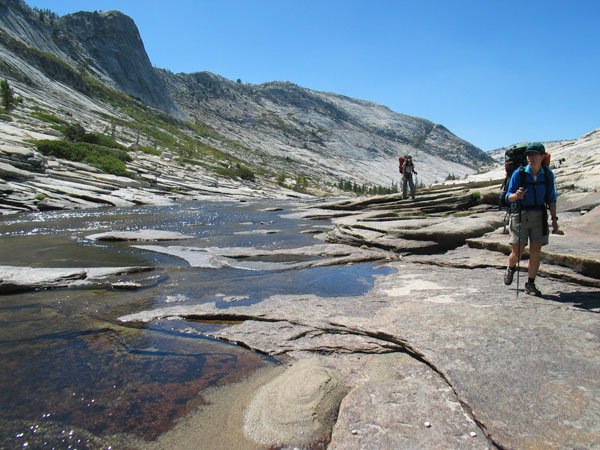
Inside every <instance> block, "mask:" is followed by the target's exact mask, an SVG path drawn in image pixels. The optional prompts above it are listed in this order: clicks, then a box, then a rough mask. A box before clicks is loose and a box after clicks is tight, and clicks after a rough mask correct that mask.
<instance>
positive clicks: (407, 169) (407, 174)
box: [400, 155, 417, 200]
mask: <svg viewBox="0 0 600 450" xmlns="http://www.w3.org/2000/svg"><path fill="white" fill-rule="evenodd" d="M400 173H402V198H403V199H406V198H407V197H408V195H407V194H408V193H407V192H406V188H407V185H409V186H410V196H411V197H412V199H413V200H414V199H415V182H414V181H413V173H417V171H416V170H415V166H414V164H413V160H412V156H410V155H407V156H406V157H405V158H404V162H403V164H402V170H400Z"/></svg>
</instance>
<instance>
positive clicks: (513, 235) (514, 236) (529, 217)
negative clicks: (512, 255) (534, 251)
mask: <svg viewBox="0 0 600 450" xmlns="http://www.w3.org/2000/svg"><path fill="white" fill-rule="evenodd" d="M543 220H544V212H543V211H538V210H533V209H530V210H523V211H521V224H519V214H518V213H513V214H511V215H510V240H509V241H508V242H509V243H511V244H518V243H519V228H520V231H521V244H523V245H527V242H541V243H542V245H546V244H547V243H548V234H544V226H543V222H542V221H543Z"/></svg>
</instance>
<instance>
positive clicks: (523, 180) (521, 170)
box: [519, 166, 527, 187]
mask: <svg viewBox="0 0 600 450" xmlns="http://www.w3.org/2000/svg"><path fill="white" fill-rule="evenodd" d="M519 174H520V175H521V182H520V183H519V187H523V186H525V185H526V184H527V173H525V167H523V166H521V167H519Z"/></svg>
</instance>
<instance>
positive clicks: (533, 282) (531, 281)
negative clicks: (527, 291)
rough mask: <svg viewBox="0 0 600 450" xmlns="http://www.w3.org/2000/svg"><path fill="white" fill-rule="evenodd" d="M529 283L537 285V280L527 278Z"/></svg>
mask: <svg viewBox="0 0 600 450" xmlns="http://www.w3.org/2000/svg"><path fill="white" fill-rule="evenodd" d="M527 282H528V283H529V284H535V278H531V277H528V278H527Z"/></svg>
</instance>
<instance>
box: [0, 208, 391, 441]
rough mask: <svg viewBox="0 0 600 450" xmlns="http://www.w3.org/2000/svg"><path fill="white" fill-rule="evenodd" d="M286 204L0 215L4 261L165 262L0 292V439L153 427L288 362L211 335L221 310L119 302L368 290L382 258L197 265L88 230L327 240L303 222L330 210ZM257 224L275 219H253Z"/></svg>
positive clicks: (245, 299)
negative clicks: (102, 282)
mask: <svg viewBox="0 0 600 450" xmlns="http://www.w3.org/2000/svg"><path fill="white" fill-rule="evenodd" d="M292 206H293V205H290V204H283V203H276V202H267V201H263V202H256V203H251V202H248V203H206V202H194V203H187V204H181V205H176V206H168V207H164V206H163V207H138V208H127V209H118V208H113V209H96V210H86V211H70V212H53V213H37V214H28V215H19V216H5V217H0V249H1V256H0V265H13V266H31V267H110V266H132V265H143V266H154V267H156V268H157V269H156V270H154V271H152V272H145V273H142V274H139V275H137V277H139V281H141V283H142V285H143V287H142V288H141V289H138V290H134V291H120V290H115V289H112V288H111V287H110V285H106V286H101V287H98V286H95V287H78V288H68V289H53V290H39V291H34V292H27V293H19V294H5V295H0V325H1V326H0V355H1V358H0V448H7V449H8V448H27V447H29V448H67V447H68V446H69V445H72V447H71V448H107V447H108V446H109V445H111V443H117V442H121V443H123V442H127V439H128V437H132V438H135V439H138V440H140V439H141V440H145V441H152V440H154V439H156V438H157V437H158V436H159V435H160V434H162V433H164V432H165V431H168V430H169V429H170V428H172V427H173V425H174V423H175V421H176V420H177V419H178V418H180V417H182V416H183V415H185V414H186V413H188V412H190V411H192V410H194V409H195V408H198V407H199V406H201V405H202V404H203V403H204V402H205V399H204V397H203V392H204V391H205V390H206V389H208V388H215V387H219V386H225V385H228V384H230V383H235V382H238V381H240V380H242V379H244V378H245V377H247V376H248V375H250V374H252V373H253V372H255V371H256V370H258V369H260V368H264V367H265V366H276V365H278V364H280V362H279V361H277V360H276V359H274V358H271V357H268V356H265V355H261V354H257V353H255V352H252V351H249V350H246V349H243V348H241V347H238V346H234V345H229V344H226V343H223V342H220V341H216V340H214V339H210V338H208V337H206V336H205V335H204V334H205V333H206V332H208V331H213V330H215V329H216V328H218V327H220V326H222V324H219V323H200V322H185V321H183V320H170V321H168V322H157V323H150V324H147V325H144V326H140V325H131V324H124V323H121V322H119V321H118V318H119V317H121V316H123V315H125V314H130V313H134V312H138V311H142V310H147V309H153V308H158V307H163V306H168V305H173V303H176V302H186V303H188V304H189V303H192V304H197V303H203V302H216V303H217V305H218V306H219V307H223V308H229V307H235V306H236V305H240V304H245V305H247V304H250V303H254V302H259V301H261V299H264V298H266V297H268V296H270V295H274V294H316V295H320V296H324V297H328V296H350V295H361V294H363V293H365V292H366V291H367V290H368V289H369V288H370V287H371V286H372V283H373V277H374V275H376V274H381V273H385V269H382V268H378V267H377V266H376V265H374V264H356V265H352V266H339V267H321V268H307V269H297V270H269V271H260V270H252V271H250V270H241V269H234V268H220V269H206V268H194V267H190V266H189V265H188V263H187V262H186V261H184V260H182V259H180V258H177V257H174V256H169V255H165V254H161V253H156V252H150V251H147V250H144V249H140V248H136V247H133V246H132V245H131V243H123V242H110V243H106V242H94V241H90V240H88V239H85V237H86V236H88V235H90V234H93V233H99V232H104V231H125V230H138V229H160V230H168V231H179V232H182V233H185V234H186V235H191V236H192V238H191V239H189V240H186V241H179V242H176V243H175V242H164V243H160V245H185V246H192V247H221V248H223V247H234V246H235V247H257V248H267V249H280V248H295V247H301V246H306V245H314V244H318V243H320V241H317V240H315V239H314V237H313V235H312V234H310V233H303V232H306V231H310V230H314V229H315V227H323V226H326V225H327V222H317V221H308V220H305V219H301V218H292V217H290V216H288V215H287V214H286V213H287V212H289V208H291V207H292ZM253 230H261V231H265V230H270V231H276V232H274V233H273V234H267V233H262V234H252V233H248V231H250V232H252V231H253ZM240 231H242V233H240ZM131 278H132V276H128V279H131ZM133 278H135V276H133ZM231 298H237V299H240V298H241V300H238V301H236V302H233V303H232V302H231V301H227V299H231ZM190 330H192V331H193V332H190ZM113 448H122V446H121V447H119V446H118V445H117V446H113Z"/></svg>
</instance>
